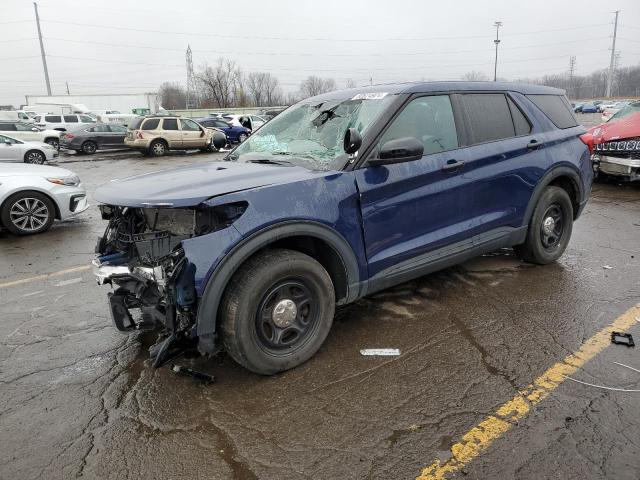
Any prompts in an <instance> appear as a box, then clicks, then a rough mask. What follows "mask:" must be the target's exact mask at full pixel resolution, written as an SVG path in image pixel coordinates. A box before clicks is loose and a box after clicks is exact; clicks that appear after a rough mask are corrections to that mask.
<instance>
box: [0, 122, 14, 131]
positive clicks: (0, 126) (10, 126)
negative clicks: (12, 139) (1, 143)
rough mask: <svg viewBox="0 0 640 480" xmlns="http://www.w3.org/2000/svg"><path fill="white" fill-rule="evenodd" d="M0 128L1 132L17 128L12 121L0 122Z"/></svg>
mask: <svg viewBox="0 0 640 480" xmlns="http://www.w3.org/2000/svg"><path fill="white" fill-rule="evenodd" d="M0 130H1V131H3V132H15V131H16V130H17V129H16V126H15V124H13V123H0Z"/></svg>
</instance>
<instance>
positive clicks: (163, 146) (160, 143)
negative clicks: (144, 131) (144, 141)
mask: <svg viewBox="0 0 640 480" xmlns="http://www.w3.org/2000/svg"><path fill="white" fill-rule="evenodd" d="M168 150H169V146H168V145H167V142H165V141H164V140H154V141H153V142H151V145H149V155H152V156H154V157H162V156H163V155H166V154H167V151H168Z"/></svg>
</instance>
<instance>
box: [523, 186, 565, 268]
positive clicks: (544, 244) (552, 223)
mask: <svg viewBox="0 0 640 480" xmlns="http://www.w3.org/2000/svg"><path fill="white" fill-rule="evenodd" d="M572 230H573V205H572V204H571V199H570V198H569V195H568V194H567V192H566V191H565V190H563V189H562V188H560V187H553V186H550V187H547V188H546V189H545V190H544V192H542V196H541V197H540V200H538V204H537V205H536V208H535V210H534V211H533V215H532V216H531V221H530V222H529V229H528V230H527V238H526V241H525V242H524V243H523V244H522V245H517V246H516V247H515V248H514V250H515V252H516V254H517V255H518V257H520V258H521V259H522V260H525V261H527V262H531V263H537V264H539V265H546V264H549V263H553V262H555V261H556V260H558V258H560V257H561V256H562V254H563V253H564V251H565V249H566V248H567V245H568V244H569V239H570V238H571V231H572Z"/></svg>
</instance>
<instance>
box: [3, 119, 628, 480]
mask: <svg viewBox="0 0 640 480" xmlns="http://www.w3.org/2000/svg"><path fill="white" fill-rule="evenodd" d="M582 120H583V121H584V123H593V122H594V121H595V120H596V119H595V118H594V117H587V116H584V117H582ZM220 157H221V154H201V153H194V154H191V153H190V154H182V155H181V154H176V155H171V156H168V157H163V158H161V159H152V158H147V157H142V156H139V155H138V154H130V153H128V152H115V153H108V154H98V155H95V156H92V157H76V156H63V157H61V161H60V166H63V167H66V168H70V169H72V170H73V171H75V172H76V173H77V174H78V175H79V176H80V177H81V178H82V179H83V181H84V184H85V185H86V187H87V189H88V192H89V196H90V197H91V193H92V192H93V191H95V188H96V187H97V186H98V185H100V184H101V183H104V182H105V181H108V180H109V179H111V178H119V177H122V176H125V175H126V176H128V175H133V174H136V173H143V172H148V171H152V170H157V169H161V168H170V167H173V166H178V165H186V164H192V163H195V162H209V161H212V160H215V159H219V158H220ZM90 200H91V198H90ZM103 229H104V223H103V222H102V220H101V219H100V217H99V215H98V211H97V209H95V208H90V209H89V210H88V211H87V212H85V213H84V214H82V215H81V216H79V217H77V218H75V219H72V220H69V221H65V222H59V223H57V224H55V225H54V227H53V228H52V229H51V230H50V231H49V232H48V233H46V234H43V235H38V236H33V237H24V238H18V237H14V236H10V235H8V234H7V233H6V232H0V249H1V251H2V255H0V319H1V321H0V342H1V348H0V385H1V386H0V444H1V445H2V446H3V448H1V449H0V478H14V479H36V478H43V479H57V478H76V477H80V478H114V479H115V478H117V479H128V478H135V479H155V478H185V479H187V478H188V479H194V478H198V479H199V478H202V479H204V478H207V479H254V478H260V479H272V478H278V479H302V478H327V479H330V478H336V479H337V478H358V479H361V478H362V479H391V478H393V479H395V478H415V477H417V476H419V475H420V474H421V473H422V474H423V476H422V478H424V479H434V478H449V477H450V478H474V479H485V478H501V479H503V478H504V479H507V478H517V479H541V478H563V479H599V478H605V477H606V478H615V479H636V478H638V472H640V419H639V417H638V415H637V412H638V410H639V409H640V393H638V390H639V389H640V354H639V353H638V348H637V347H636V348H628V347H626V346H622V345H613V344H611V343H610V341H609V334H610V331H611V330H612V329H619V330H625V331H628V332H630V333H631V334H633V335H634V336H635V337H636V339H640V308H638V307H637V305H638V304H639V303H640V268H639V267H640V185H618V184H614V183H598V184H595V185H594V189H593V192H592V196H591V200H590V202H589V204H588V205H587V208H586V210H585V212H584V213H583V216H582V217H581V218H580V220H579V221H578V222H577V223H576V224H575V226H574V231H573V237H572V240H571V243H570V244H569V247H568V249H567V252H566V253H565V255H564V256H563V257H562V259H561V260H560V262H558V263H557V264H555V265H549V266H544V267H540V266H533V265H528V264H525V263H522V262H520V261H518V260H517V259H516V258H515V256H514V255H513V253H512V252H511V251H510V250H501V251H498V252H495V253H493V254H490V255H486V256H483V257H481V258H478V259H475V260H473V261H470V262H467V263H465V264H463V265H460V266H456V267H454V268H449V269H447V270H444V271H441V272H439V273H436V274H433V275H429V276H426V277H423V278H421V279H419V280H416V281H412V282H409V283H406V284H403V285H400V286H398V287H396V288H393V289H391V290H387V291H384V292H381V293H379V294H376V295H374V296H371V297H368V298H365V299H363V300H359V301H358V302H356V303H355V304H352V305H350V306H348V307H345V308H342V309H340V310H339V311H338V313H337V316H336V319H335V323H334V327H333V329H332V331H331V333H330V335H329V337H328V339H327V342H326V343H325V345H324V346H323V347H322V348H321V350H320V351H319V352H318V354H317V355H316V356H315V357H314V358H312V359H311V360H310V361H309V362H307V363H305V364H304V365H302V366H301V367H299V368H296V369H294V370H292V371H288V372H285V373H283V374H279V375H276V376H273V377H260V376H257V375H254V374H251V373H249V372H247V371H246V370H244V369H242V368H241V367H239V366H237V365H236V364H234V363H233V361H231V360H230V359H229V358H226V357H224V356H219V357H216V358H214V359H211V360H205V359H181V360H179V363H180V364H182V365H190V366H192V367H194V368H197V369H198V370H201V371H205V372H208V373H211V374H213V375H215V377H216V382H215V383H214V384H212V385H202V384H198V383H196V382H194V381H193V380H192V379H190V378H186V377H180V376H176V375H175V374H173V373H172V372H171V371H170V370H169V369H168V368H162V369H158V370H153V369H151V368H150V366H149V362H148V361H147V356H148V355H147V352H146V347H147V346H148V345H149V344H150V343H152V342H153V338H150V337H149V336H148V335H147V336H144V335H137V336H136V335H133V336H125V335H121V334H119V333H117V332H116V331H115V330H114V328H113V327H112V325H111V323H110V320H109V318H108V313H107V308H106V292H107V288H106V287H99V286H97V285H96V284H95V282H94V280H93V278H92V275H91V273H90V271H89V269H88V265H89V263H90V261H91V259H92V257H93V253H92V252H93V248H94V244H95V240H96V237H97V236H98V235H100V234H101V233H102V231H103ZM378 347H379V348H385V347H389V348H398V349H400V351H401V355H400V356H394V357H368V356H362V355H361V354H360V349H362V348H378ZM615 362H617V363H615ZM620 364H622V365H620ZM628 367H632V368H634V369H638V371H634V370H632V368H628ZM566 375H568V376H570V377H571V378H572V379H575V380H580V381H583V382H587V383H591V384H596V385H604V386H610V387H616V388H618V389H623V390H636V392H629V391H611V390H604V389H601V388H597V387H594V386H588V385H584V384H581V383H578V382H576V381H573V380H567V379H566V377H565V376H566Z"/></svg>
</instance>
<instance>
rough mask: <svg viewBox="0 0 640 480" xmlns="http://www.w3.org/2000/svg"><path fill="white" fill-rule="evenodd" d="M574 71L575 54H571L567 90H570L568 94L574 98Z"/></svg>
mask: <svg viewBox="0 0 640 480" xmlns="http://www.w3.org/2000/svg"><path fill="white" fill-rule="evenodd" d="M575 71H576V56H575V55H572V56H571V57H569V90H570V91H571V93H570V96H573V97H574V98H575V96H576V92H575V91H574V88H573V75H574V74H575Z"/></svg>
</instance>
